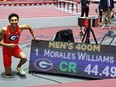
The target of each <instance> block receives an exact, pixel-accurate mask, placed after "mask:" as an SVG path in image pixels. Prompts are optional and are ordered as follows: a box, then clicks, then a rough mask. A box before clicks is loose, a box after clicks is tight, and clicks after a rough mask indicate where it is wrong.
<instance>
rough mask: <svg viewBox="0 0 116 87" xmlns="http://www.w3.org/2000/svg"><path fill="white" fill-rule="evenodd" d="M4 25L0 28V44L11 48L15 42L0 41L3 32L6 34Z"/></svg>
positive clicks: (3, 34)
mask: <svg viewBox="0 0 116 87" xmlns="http://www.w3.org/2000/svg"><path fill="white" fill-rule="evenodd" d="M6 30H7V29H6V27H4V28H2V29H1V30H0V46H6V47H10V48H12V47H14V46H16V45H17V44H12V43H11V44H7V43H4V42H3V41H2V39H3V38H4V36H5V34H6Z"/></svg>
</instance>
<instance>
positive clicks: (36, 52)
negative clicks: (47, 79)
mask: <svg viewBox="0 0 116 87" xmlns="http://www.w3.org/2000/svg"><path fill="white" fill-rule="evenodd" d="M115 52H116V46H112V45H96V44H82V43H71V42H70V43H69V42H55V41H38V40H32V43H31V52H30V63H29V72H30V73H49V74H52V75H53V74H56V75H68V76H78V77H83V78H93V79H104V78H116V53H115Z"/></svg>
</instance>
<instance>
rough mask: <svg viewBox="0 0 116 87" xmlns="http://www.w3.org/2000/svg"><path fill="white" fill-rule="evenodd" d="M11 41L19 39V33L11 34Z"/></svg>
mask: <svg viewBox="0 0 116 87" xmlns="http://www.w3.org/2000/svg"><path fill="white" fill-rule="evenodd" d="M8 39H9V40H10V41H15V40H17V39H18V36H17V35H11V36H10V37H9V38H8Z"/></svg>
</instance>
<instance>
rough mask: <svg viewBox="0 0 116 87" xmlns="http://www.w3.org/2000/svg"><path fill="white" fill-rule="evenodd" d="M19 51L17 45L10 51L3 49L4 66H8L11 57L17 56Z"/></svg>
mask: <svg viewBox="0 0 116 87" xmlns="http://www.w3.org/2000/svg"><path fill="white" fill-rule="evenodd" d="M20 52H22V50H21V49H20V48H19V47H18V46H16V47H15V49H12V50H10V51H8V50H6V49H3V63H4V67H10V66H11V63H12V59H11V57H12V56H14V57H16V58H18V56H19V53H20Z"/></svg>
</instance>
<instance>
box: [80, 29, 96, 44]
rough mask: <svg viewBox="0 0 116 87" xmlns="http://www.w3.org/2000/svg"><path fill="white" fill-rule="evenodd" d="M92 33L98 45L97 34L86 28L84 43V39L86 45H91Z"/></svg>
mask: <svg viewBox="0 0 116 87" xmlns="http://www.w3.org/2000/svg"><path fill="white" fill-rule="evenodd" d="M90 32H91V33H92V35H93V37H94V40H95V43H96V44H98V42H97V39H96V37H95V34H94V32H93V30H92V29H91V27H88V28H85V33H84V36H83V38H82V42H84V39H85V42H84V43H90Z"/></svg>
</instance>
